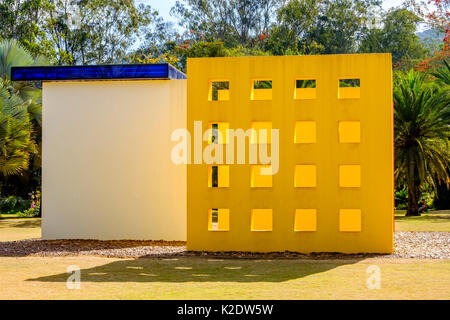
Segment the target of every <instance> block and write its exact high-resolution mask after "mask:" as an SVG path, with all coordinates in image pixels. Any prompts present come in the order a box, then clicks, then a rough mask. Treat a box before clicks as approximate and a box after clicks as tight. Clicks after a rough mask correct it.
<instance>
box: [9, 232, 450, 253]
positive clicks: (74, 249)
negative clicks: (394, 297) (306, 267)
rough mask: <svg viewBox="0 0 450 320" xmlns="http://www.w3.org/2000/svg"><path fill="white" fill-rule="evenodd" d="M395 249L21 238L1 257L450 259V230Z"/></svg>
mask: <svg viewBox="0 0 450 320" xmlns="http://www.w3.org/2000/svg"><path fill="white" fill-rule="evenodd" d="M394 241H395V248H394V253H393V254H390V255H380V254H342V253H311V254H300V253H294V252H271V253H252V252H215V253H212V252H189V251H186V246H185V242H182V241H177V242H175V241H133V240H115V241H100V240H39V239H30V240H20V241H8V242H0V256H3V257H5V256H6V257H21V256H41V257H42V256H44V257H46V256H74V255H75V256H77V255H88V256H101V257H114V258H144V257H149V258H151V257H158V258H169V257H177V256H194V257H198V256H201V257H214V258H216V257H217V258H243V259H261V258H266V259H279V258H284V259H357V258H367V257H381V258H418V259H450V232H410V231H400V232H395V234H394Z"/></svg>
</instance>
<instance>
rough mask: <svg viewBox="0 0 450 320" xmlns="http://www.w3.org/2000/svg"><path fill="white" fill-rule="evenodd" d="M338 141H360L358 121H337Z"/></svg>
mask: <svg viewBox="0 0 450 320" xmlns="http://www.w3.org/2000/svg"><path fill="white" fill-rule="evenodd" d="M339 142H340V143H360V142H361V124H360V122H359V121H339Z"/></svg>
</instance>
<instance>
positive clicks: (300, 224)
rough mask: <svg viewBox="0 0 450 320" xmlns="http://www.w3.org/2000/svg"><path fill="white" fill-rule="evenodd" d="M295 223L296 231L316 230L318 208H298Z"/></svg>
mask: <svg viewBox="0 0 450 320" xmlns="http://www.w3.org/2000/svg"><path fill="white" fill-rule="evenodd" d="M294 225H295V231H316V230H317V210H316V209H296V210H295V222H294Z"/></svg>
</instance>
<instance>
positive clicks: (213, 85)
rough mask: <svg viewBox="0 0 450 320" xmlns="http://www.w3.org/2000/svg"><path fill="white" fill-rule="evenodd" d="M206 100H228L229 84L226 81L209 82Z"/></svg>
mask: <svg viewBox="0 0 450 320" xmlns="http://www.w3.org/2000/svg"><path fill="white" fill-rule="evenodd" d="M208 100H209V101H227V100H230V82H229V81H228V80H214V81H209V90H208Z"/></svg>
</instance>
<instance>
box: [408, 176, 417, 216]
mask: <svg viewBox="0 0 450 320" xmlns="http://www.w3.org/2000/svg"><path fill="white" fill-rule="evenodd" d="M406 216H420V213H419V186H418V185H417V184H415V183H412V185H411V186H408V212H406Z"/></svg>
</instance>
